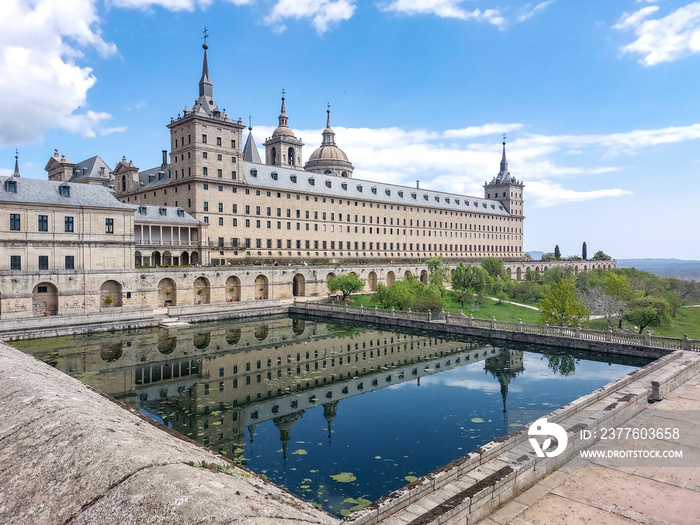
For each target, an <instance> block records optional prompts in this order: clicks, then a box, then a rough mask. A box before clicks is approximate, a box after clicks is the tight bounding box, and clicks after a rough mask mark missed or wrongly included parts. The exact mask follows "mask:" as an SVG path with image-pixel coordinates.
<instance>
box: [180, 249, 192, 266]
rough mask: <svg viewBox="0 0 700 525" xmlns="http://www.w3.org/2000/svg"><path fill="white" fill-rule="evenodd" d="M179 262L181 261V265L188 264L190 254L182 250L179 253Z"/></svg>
mask: <svg viewBox="0 0 700 525" xmlns="http://www.w3.org/2000/svg"><path fill="white" fill-rule="evenodd" d="M180 262H181V263H182V265H183V266H189V264H190V254H189V253H187V252H182V255H180Z"/></svg>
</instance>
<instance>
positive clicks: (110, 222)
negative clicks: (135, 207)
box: [105, 219, 114, 233]
mask: <svg viewBox="0 0 700 525" xmlns="http://www.w3.org/2000/svg"><path fill="white" fill-rule="evenodd" d="M105 233H114V219H105Z"/></svg>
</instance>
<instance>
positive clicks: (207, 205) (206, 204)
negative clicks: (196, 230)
mask: <svg viewBox="0 0 700 525" xmlns="http://www.w3.org/2000/svg"><path fill="white" fill-rule="evenodd" d="M204 211H209V202H207V201H204Z"/></svg>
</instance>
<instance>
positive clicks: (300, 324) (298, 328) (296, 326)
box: [292, 319, 306, 335]
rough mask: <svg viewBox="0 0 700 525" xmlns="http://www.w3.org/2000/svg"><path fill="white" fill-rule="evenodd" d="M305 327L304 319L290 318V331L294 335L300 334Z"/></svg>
mask: <svg viewBox="0 0 700 525" xmlns="http://www.w3.org/2000/svg"><path fill="white" fill-rule="evenodd" d="M305 329H306V321H304V320H303V319H292V332H294V335H301V334H303V333H304V330H305Z"/></svg>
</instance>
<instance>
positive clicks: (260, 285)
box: [255, 275, 269, 301]
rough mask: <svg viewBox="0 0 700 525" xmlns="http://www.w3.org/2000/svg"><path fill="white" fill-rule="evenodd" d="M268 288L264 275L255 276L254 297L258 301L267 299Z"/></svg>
mask: <svg viewBox="0 0 700 525" xmlns="http://www.w3.org/2000/svg"><path fill="white" fill-rule="evenodd" d="M268 288H269V286H268V283H267V277H265V276H264V275H258V276H257V277H256V278H255V299H256V300H258V301H260V300H263V299H269V290H268Z"/></svg>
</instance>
